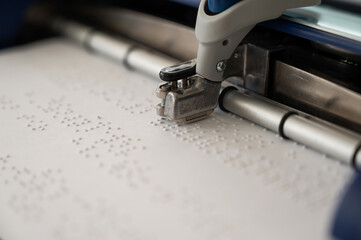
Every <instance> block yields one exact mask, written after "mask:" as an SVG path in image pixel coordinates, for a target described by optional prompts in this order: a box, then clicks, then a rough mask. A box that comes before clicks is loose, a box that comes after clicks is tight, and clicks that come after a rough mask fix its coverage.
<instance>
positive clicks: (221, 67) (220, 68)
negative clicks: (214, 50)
mask: <svg viewBox="0 0 361 240" xmlns="http://www.w3.org/2000/svg"><path fill="white" fill-rule="evenodd" d="M226 67H227V65H226V62H225V61H220V62H219V63H217V72H223V71H224V70H225V69H226Z"/></svg>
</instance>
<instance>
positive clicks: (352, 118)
mask: <svg viewBox="0 0 361 240" xmlns="http://www.w3.org/2000/svg"><path fill="white" fill-rule="evenodd" d="M273 78H274V81H275V82H274V85H273V89H272V91H273V92H274V94H275V95H277V96H278V98H283V99H288V100H285V101H287V102H288V101H292V103H294V105H297V106H306V107H307V108H308V109H310V111H311V113H314V114H316V115H317V116H319V117H328V118H332V119H333V120H334V121H335V122H337V123H341V124H343V125H348V127H352V128H353V129H357V130H361V108H360V103H361V95H360V94H357V93H356V92H353V91H351V90H349V89H347V88H344V87H342V86H340V85H338V84H335V83H333V82H331V81H329V80H327V79H324V78H322V77H320V76H317V75H315V74H312V73H311V72H307V71H303V70H302V69H299V68H296V67H293V66H291V65H288V64H286V63H283V62H280V61H276V62H275V69H274V77H273Z"/></svg>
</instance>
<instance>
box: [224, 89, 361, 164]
mask: <svg viewBox="0 0 361 240" xmlns="http://www.w3.org/2000/svg"><path fill="white" fill-rule="evenodd" d="M219 103H220V107H221V108H222V109H223V110H226V111H229V112H232V113H235V114H237V115H239V116H241V117H244V118H246V119H248V120H250V121H252V122H255V123H257V124H259V125H261V126H264V127H266V128H268V129H270V130H272V131H275V132H277V133H279V134H280V135H281V136H283V137H286V138H289V139H292V140H295V141H297V142H300V143H302V144H304V145H306V146H309V147H311V148H313V149H315V150H318V151H320V152H323V153H325V154H327V155H329V156H331V157H334V158H336V159H339V160H341V161H343V162H344V163H347V164H349V165H353V166H354V167H356V168H357V169H361V136H360V135H358V134H356V133H354V132H350V131H349V130H346V129H343V128H340V127H338V126H335V125H333V124H330V123H328V122H324V121H322V120H319V119H313V118H310V117H307V116H302V115H299V114H298V113H297V112H294V111H291V110H289V109H288V108H282V107H281V106H280V105H279V104H276V103H274V102H272V101H271V100H269V99H265V98H263V97H260V96H257V97H256V96H252V95H250V94H248V93H247V92H241V91H238V90H237V89H236V88H233V87H229V88H226V89H224V90H223V92H222V94H221V96H220V98H219Z"/></svg>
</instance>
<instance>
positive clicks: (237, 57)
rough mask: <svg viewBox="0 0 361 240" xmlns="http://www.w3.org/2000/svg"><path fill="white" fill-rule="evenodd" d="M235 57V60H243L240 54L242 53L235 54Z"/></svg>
mask: <svg viewBox="0 0 361 240" xmlns="http://www.w3.org/2000/svg"><path fill="white" fill-rule="evenodd" d="M233 57H234V58H235V59H239V58H241V54H240V53H235V54H234V55H233Z"/></svg>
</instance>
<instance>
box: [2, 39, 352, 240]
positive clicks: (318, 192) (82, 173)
mask: <svg viewBox="0 0 361 240" xmlns="http://www.w3.org/2000/svg"><path fill="white" fill-rule="evenodd" d="M0 74H1V75H0V124H1V125H0V126H1V127H0V238H1V239H2V240H8V239H9V240H10V239H11V240H16V239H37V240H41V239H97V240H98V239H130V240H132V239H150V240H152V239H172V240H175V239H207V240H210V239H277V240H280V239H287V240H289V239H302V240H304V239H328V238H330V236H329V232H330V229H329V228H330V223H331V221H332V215H333V212H334V208H335V207H336V205H337V201H338V198H339V196H340V194H342V189H343V188H344V186H345V184H347V182H348V179H349V178H350V176H351V175H352V170H351V169H350V168H349V167H347V166H344V165H341V164H340V163H339V162H338V161H335V160H332V159H329V158H327V157H326V156H324V155H321V154H319V153H317V152H314V151H312V150H309V149H307V148H305V147H304V146H301V145H298V144H296V143H294V142H291V141H286V140H282V139H281V138H280V137H279V136H276V135H275V134H274V133H272V132H270V131H267V130H265V129H263V128H261V127H259V126H257V125H254V124H252V123H250V122H248V121H246V120H242V119H240V118H238V117H235V116H232V115H230V114H226V113H223V112H221V111H219V110H217V111H216V112H215V113H214V114H212V116H211V117H209V118H208V119H206V120H204V121H201V122H198V123H194V124H189V125H182V124H175V123H170V122H167V121H164V120H161V119H160V118H159V117H157V115H156V114H155V108H154V106H155V105H156V104H157V103H158V99H156V97H155V93H154V91H155V89H156V87H157V86H158V82H157V80H156V79H149V78H147V77H146V76H143V75H140V74H138V73H135V72H131V71H129V70H127V69H125V68H124V67H122V66H120V65H118V64H116V63H112V62H109V61H107V60H105V59H102V58H100V57H97V56H94V55H91V54H89V53H87V52H86V51H84V50H83V49H82V48H81V47H79V46H78V45H76V44H73V43H71V42H68V41H67V40H64V39H60V38H59V39H52V40H46V41H42V42H39V43H35V44H31V45H28V46H24V47H19V48H15V49H10V50H6V51H3V52H2V53H0Z"/></svg>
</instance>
